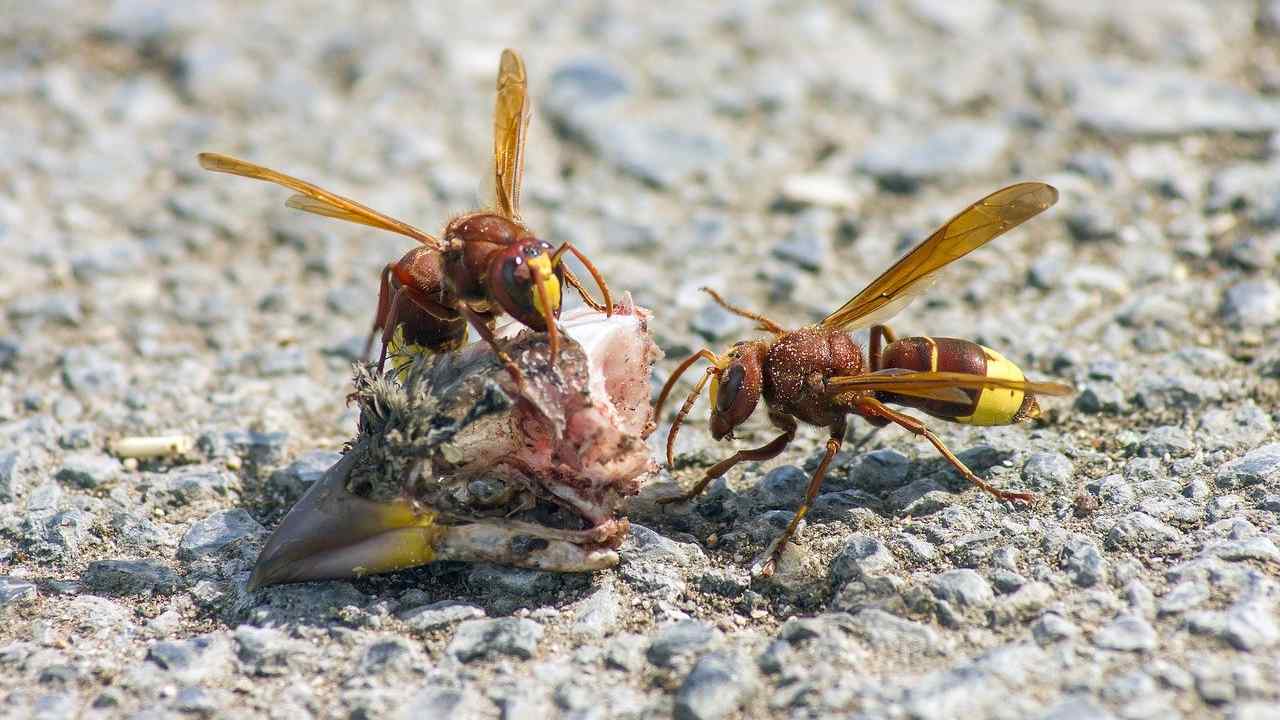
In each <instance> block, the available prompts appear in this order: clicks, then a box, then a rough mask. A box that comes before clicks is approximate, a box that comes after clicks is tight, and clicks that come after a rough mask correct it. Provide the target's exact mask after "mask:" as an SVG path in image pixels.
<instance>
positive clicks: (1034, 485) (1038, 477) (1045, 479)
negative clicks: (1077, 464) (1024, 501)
mask: <svg viewBox="0 0 1280 720" xmlns="http://www.w3.org/2000/svg"><path fill="white" fill-rule="evenodd" d="M1073 472H1074V470H1073V468H1072V466H1071V460H1069V459H1068V458H1067V456H1066V455H1063V454H1062V453H1058V452H1038V453H1035V454H1033V455H1032V456H1031V457H1029V458H1027V462H1026V463H1025V464H1024V465H1023V466H1022V479H1023V481H1024V482H1026V483H1027V485H1028V486H1029V487H1030V488H1031V489H1032V490H1040V491H1050V490H1057V489H1062V488H1065V487H1067V484H1068V483H1070V482H1071V478H1072V474H1073Z"/></svg>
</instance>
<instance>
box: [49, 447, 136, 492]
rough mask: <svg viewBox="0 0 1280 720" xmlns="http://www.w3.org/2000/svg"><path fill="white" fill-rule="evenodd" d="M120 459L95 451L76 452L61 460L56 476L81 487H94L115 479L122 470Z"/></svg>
mask: <svg viewBox="0 0 1280 720" xmlns="http://www.w3.org/2000/svg"><path fill="white" fill-rule="evenodd" d="M123 470H124V467H123V466H122V465H121V464H120V461H119V460H117V459H115V458H113V457H111V456H110V455H104V454H102V453H96V452H76V453H71V454H70V455H67V456H66V457H65V458H63V460H62V467H61V468H60V469H59V470H58V474H57V478H58V479H59V480H61V481H63V482H68V483H73V484H76V485H79V486H80V487H83V488H96V487H100V486H102V485H105V484H106V483H109V482H111V481H112V480H115V479H116V478H117V477H119V476H120V473H121V472H123Z"/></svg>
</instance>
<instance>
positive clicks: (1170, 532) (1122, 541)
mask: <svg viewBox="0 0 1280 720" xmlns="http://www.w3.org/2000/svg"><path fill="white" fill-rule="evenodd" d="M1181 539H1182V533H1181V532H1179V531H1178V530H1177V529H1176V528H1173V527H1170V526H1169V525H1166V524H1165V523H1162V522H1160V521H1159V520H1157V519H1155V518H1153V517H1151V516H1150V515H1147V514H1146V513H1142V512H1132V513H1129V514H1128V515H1125V516H1124V517H1122V518H1120V520H1119V522H1117V523H1116V524H1115V525H1114V526H1112V528H1111V530H1110V531H1109V532H1108V533H1107V543H1108V544H1109V545H1111V546H1113V547H1119V548H1127V549H1131V550H1142V551H1145V552H1151V553H1160V552H1167V551H1168V550H1169V549H1170V547H1171V546H1172V545H1174V544H1176V543H1177V542H1178V541H1179V540H1181Z"/></svg>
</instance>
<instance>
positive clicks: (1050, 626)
mask: <svg viewBox="0 0 1280 720" xmlns="http://www.w3.org/2000/svg"><path fill="white" fill-rule="evenodd" d="M1031 634H1032V636H1033V637H1035V639H1036V642H1038V643H1040V644H1041V645H1048V644H1050V643H1055V642H1058V641H1059V640H1069V639H1071V638H1074V637H1078V636H1079V635H1080V628H1079V627H1076V625H1075V623H1073V622H1071V621H1070V620H1068V619H1066V618H1064V617H1062V616H1061V615H1058V614H1057V613H1051V612H1050V613H1045V614H1044V615H1042V616H1040V619H1039V620H1037V621H1036V622H1035V624H1034V625H1032V626H1031Z"/></svg>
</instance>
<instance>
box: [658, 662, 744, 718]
mask: <svg viewBox="0 0 1280 720" xmlns="http://www.w3.org/2000/svg"><path fill="white" fill-rule="evenodd" d="M756 685H757V683H756V680H755V677H754V673H753V672H751V668H750V666H749V665H748V664H746V663H744V662H742V661H741V660H739V659H737V658H735V657H733V656H730V655H726V654H724V653H718V652H712V653H707V654H706V655H703V656H702V657H701V658H699V659H698V662H697V663H696V664H695V665H694V666H693V670H691V671H690V672H689V674H688V675H686V676H685V679H684V682H682V683H681V684H680V688H679V689H678V690H676V696H675V717H676V718H678V719H679V720H715V719H716V718H722V717H726V716H728V715H730V714H731V713H733V712H734V711H736V710H737V709H738V708H740V707H742V705H743V704H744V703H745V702H746V701H747V700H748V699H749V698H750V696H751V695H752V694H753V693H754V692H755V690H756Z"/></svg>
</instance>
